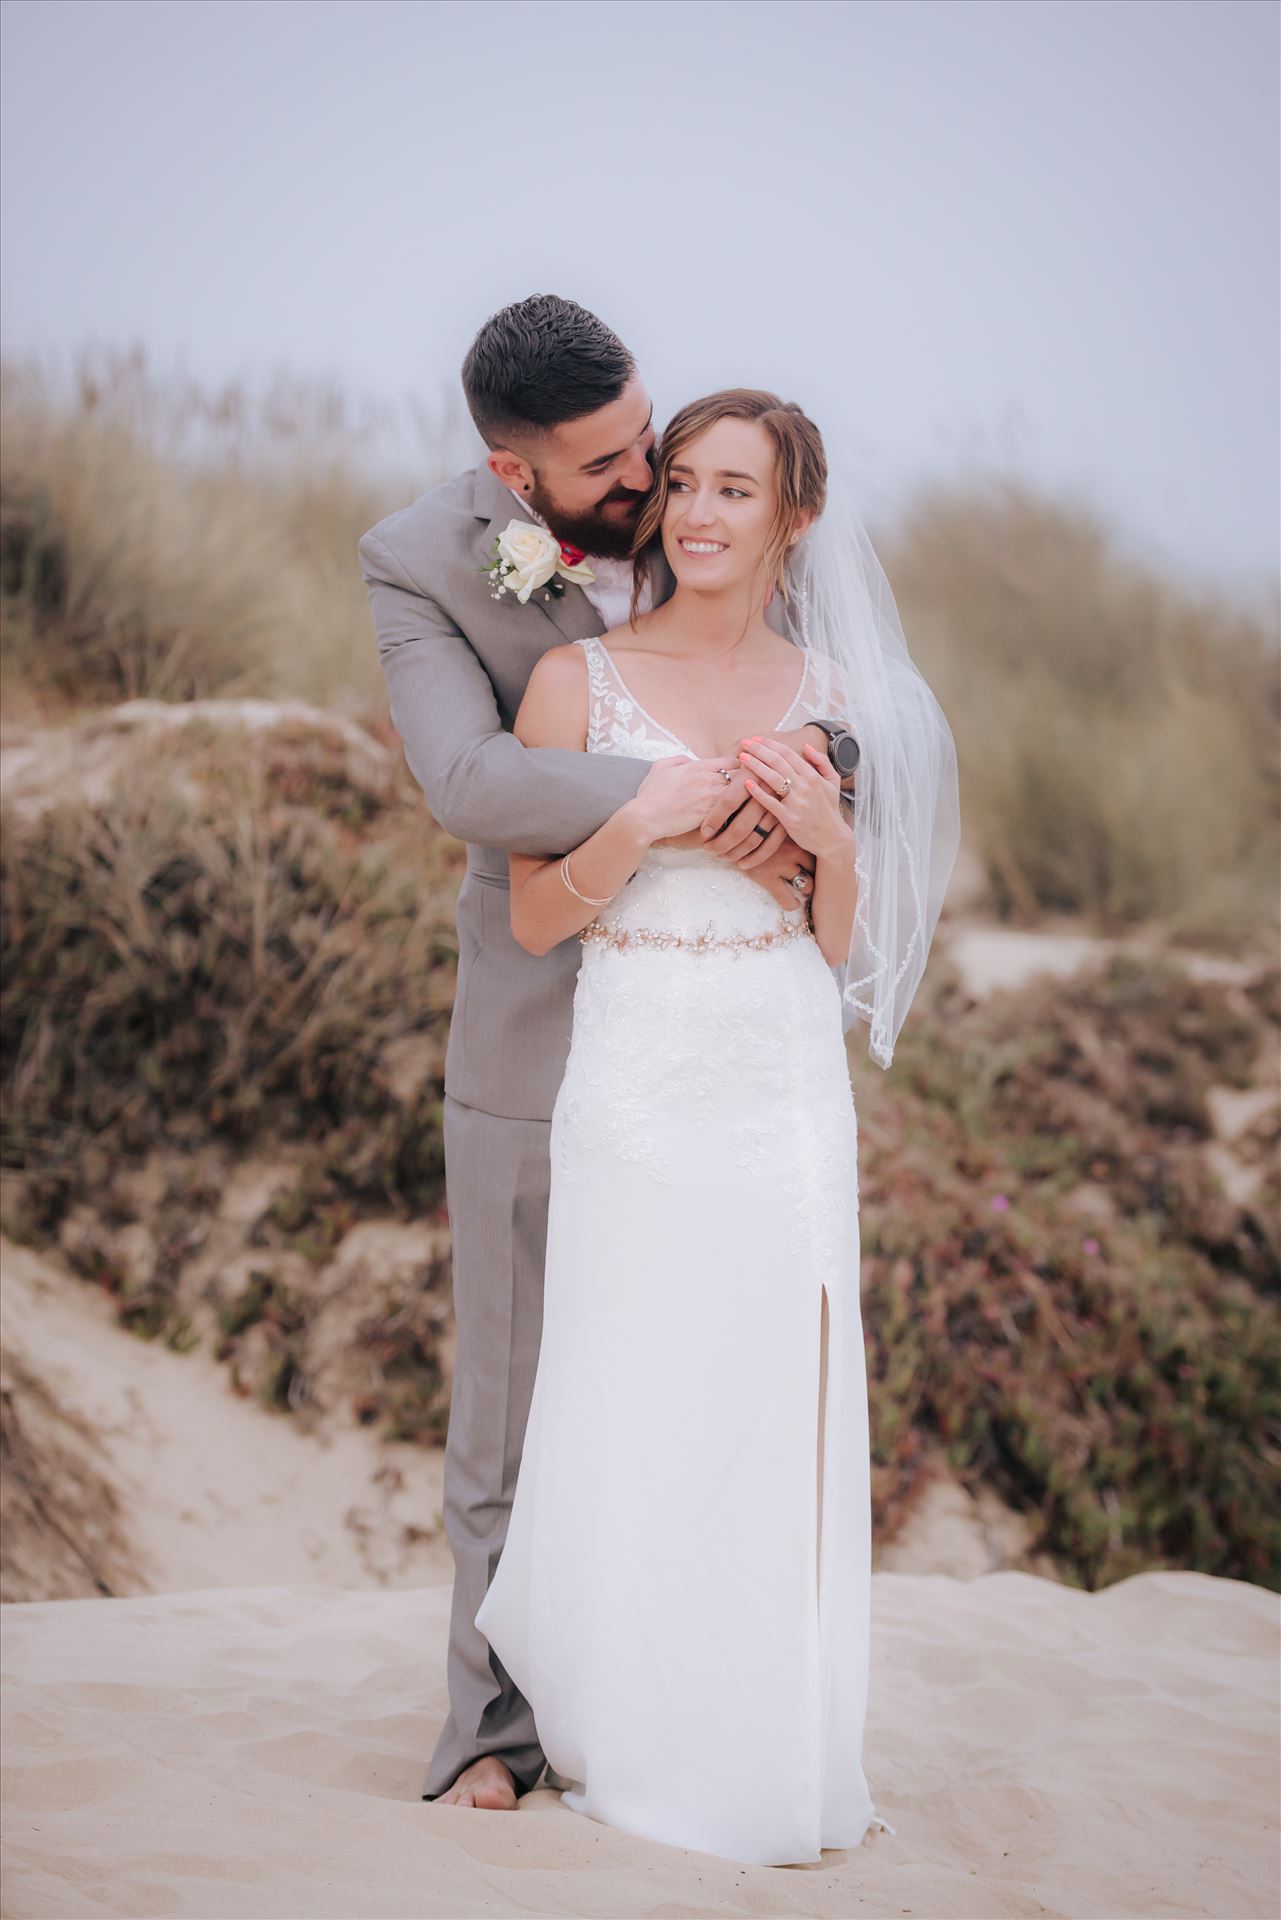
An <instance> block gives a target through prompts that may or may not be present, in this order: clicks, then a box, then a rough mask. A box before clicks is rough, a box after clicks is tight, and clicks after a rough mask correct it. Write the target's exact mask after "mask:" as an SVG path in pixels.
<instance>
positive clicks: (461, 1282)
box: [422, 1095, 551, 1800]
mask: <svg viewBox="0 0 1281 1920" xmlns="http://www.w3.org/2000/svg"><path fill="white" fill-rule="evenodd" d="M550 1136H551V1122H550V1120H509V1119H504V1118H501V1117H500V1116H498V1115H496V1114H491V1113H482V1112H481V1111H480V1110H479V1109H478V1108H475V1107H464V1106H462V1105H461V1104H460V1103H459V1102H458V1101H457V1100H454V1099H453V1098H451V1097H450V1096H449V1095H446V1098H445V1179H446V1184H447V1190H448V1195H449V1218H450V1225H451V1229H452V1232H453V1242H454V1314H455V1318H456V1321H457V1326H458V1349H457V1361H456V1364H455V1368H454V1388H453V1399H452V1402H451V1404H450V1409H449V1432H448V1435H447V1436H446V1441H445V1531H446V1533H447V1534H448V1536H449V1544H450V1546H451V1547H452V1549H453V1554H454V1567H455V1573H454V1599H453V1612H452V1616H451V1619H450V1629H449V1667H448V1673H449V1717H448V1719H447V1720H446V1721H445V1725H444V1727H443V1729H442V1731H441V1735H440V1738H439V1740H438V1741H437V1743H436V1750H435V1752H434V1753H433V1755H432V1757H431V1761H430V1763H429V1765H428V1768H427V1777H426V1781H425V1784H424V1787H423V1794H422V1797H423V1799H424V1800H434V1799H435V1798H436V1797H437V1796H438V1795H439V1794H442V1793H444V1792H446V1791H447V1790H448V1788H449V1787H450V1786H452V1785H453V1782H454V1780H455V1779H456V1778H457V1776H458V1774H459V1773H461V1771H462V1769H463V1768H464V1767H465V1766H468V1765H470V1764H471V1762H472V1761H473V1760H476V1759H477V1758H479V1756H480V1755H482V1754H486V1753H496V1754H499V1755H500V1756H501V1757H502V1759H503V1760H504V1761H505V1762H506V1763H507V1765H508V1766H509V1767H510V1768H511V1770H512V1773H513V1775H514V1776H515V1779H516V1786H517V1790H518V1791H519V1792H524V1791H525V1790H526V1789H527V1788H529V1787H532V1786H533V1785H534V1784H535V1782H536V1781H537V1780H538V1778H539V1776H540V1774H541V1773H542V1771H543V1765H544V1755H543V1750H542V1748H541V1747H540V1746H539V1744H538V1735H537V1733H536V1731H535V1729H534V1717H533V1714H532V1713H531V1711H530V1709H529V1706H528V1704H527V1702H526V1700H525V1698H524V1695H523V1694H521V1693H520V1692H519V1691H518V1690H517V1688H516V1687H515V1685H514V1684H513V1682H512V1681H511V1679H510V1677H509V1676H508V1674H507V1673H506V1671H505V1670H504V1668H503V1665H502V1662H501V1661H500V1660H499V1658H498V1656H497V1654H495V1653H492V1652H491V1651H490V1648H489V1644H488V1642H487V1641H486V1639H485V1637H484V1635H483V1634H482V1633H480V1632H479V1631H478V1629H477V1627H476V1625H475V1618H476V1610H477V1608H478V1607H479V1606H480V1603H481V1601H482V1600H483V1599H484V1597H485V1593H486V1590H487V1589H488V1586H489V1583H490V1581H491V1579H492V1578H493V1575H494V1569H495V1568H496V1567H497V1565H498V1558H499V1555H500V1554H501V1552H502V1550H503V1542H504V1541H505V1540H506V1538H507V1522H508V1519H509V1517H510V1514H511V1503H512V1495H513V1494H514V1492H515V1489H516V1475H517V1472H518V1470H519V1468H520V1456H521V1448H522V1446H523V1444H524V1439H525V1425H526V1421H527V1420H528V1417H529V1403H530V1398H531V1396H532V1394H533V1391H534V1375H535V1372H536V1370H537V1366H538V1348H539V1342H540V1340H541V1338H542V1330H543V1263H544V1259H545V1256H546V1248H547V1197H548V1189H549V1186H550V1179H551V1164H550V1155H549V1144H550Z"/></svg>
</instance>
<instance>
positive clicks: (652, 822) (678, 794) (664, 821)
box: [627, 753, 728, 845]
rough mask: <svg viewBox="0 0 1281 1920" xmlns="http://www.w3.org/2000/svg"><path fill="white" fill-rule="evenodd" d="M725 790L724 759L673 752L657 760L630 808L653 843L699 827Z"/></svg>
mask: <svg viewBox="0 0 1281 1920" xmlns="http://www.w3.org/2000/svg"><path fill="white" fill-rule="evenodd" d="M726 764H728V763H726ZM724 791H725V780H724V778H723V775H722V772H721V762H719V761H716V760H693V759H691V758H690V756H689V755H688V754H687V753H672V754H668V755H666V756H665V758H663V759H662V760H656V761H655V763H654V766H653V768H652V769H651V771H650V772H649V773H647V774H646V775H645V778H644V779H643V780H642V781H641V783H640V786H639V787H638V788H637V789H636V798H635V799H634V800H630V801H628V803H627V807H628V811H629V812H630V813H632V814H633V815H634V817H635V818H636V819H637V820H638V821H639V822H640V824H641V828H642V831H643V832H644V833H645V834H646V836H647V837H648V839H649V842H650V844H651V845H653V844H655V843H656V842H658V841H660V840H670V839H672V838H674V837H675V836H677V835H680V834H685V833H689V832H690V831H691V830H692V829H693V828H695V827H697V826H698V825H699V824H700V822H701V821H703V820H705V819H706V817H707V815H708V813H709V811H710V809H711V807H712V805H713V803H714V801H715V799H716V796H717V795H718V794H719V793H723V792H724Z"/></svg>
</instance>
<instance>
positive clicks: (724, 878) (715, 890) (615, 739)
mask: <svg viewBox="0 0 1281 1920" xmlns="http://www.w3.org/2000/svg"><path fill="white" fill-rule="evenodd" d="M577 644H578V645H579V646H580V647H582V649H583V651H584V653H585V654H586V656H587V678H588V689H589V699H588V709H587V751H588V753H612V754H618V755H622V756H625V757H627V758H629V759H634V760H663V759H667V758H668V757H670V755H672V754H676V753H687V754H691V755H693V757H694V758H695V759H697V758H699V756H698V755H697V754H695V753H694V749H693V748H692V747H690V746H688V745H686V743H685V742H684V741H683V740H681V739H679V738H678V736H677V735H676V734H674V733H673V732H671V730H670V729H669V728H667V727H665V726H663V724H662V723H661V721H658V720H656V719H655V718H654V716H653V715H652V714H651V713H648V712H647V711H646V709H645V708H644V707H643V706H642V705H641V703H640V701H639V700H637V699H636V697H635V695H634V694H633V693H632V691H631V689H630V688H629V687H628V685H627V683H626V681H625V680H624V679H623V677H622V675H621V673H620V672H619V670H618V667H617V666H616V664H615V662H614V660H613V658H612V656H611V655H610V652H609V649H608V648H607V647H606V646H604V645H603V643H602V642H601V641H600V640H599V639H592V640H580V641H579V642H578V643H577ZM827 664H828V663H827V662H826V661H823V660H819V659H816V658H815V657H814V656H812V655H806V657H805V660H804V663H803V665H802V668H801V674H800V681H799V684H798V686H797V690H796V693H795V696H794V697H793V700H792V703H791V705H790V706H789V707H788V709H787V711H786V712H785V713H784V714H782V715H781V716H780V717H779V719H778V720H777V721H775V723H774V726H773V728H772V729H771V731H774V732H782V731H783V730H784V729H785V728H788V727H793V726H800V725H802V724H803V722H804V720H805V719H807V718H809V717H810V716H812V715H815V714H821V713H823V712H824V711H825V704H824V684H823V680H824V676H823V671H822V669H823V668H824V667H825V666H826V665H827ZM804 914H805V908H804V907H803V906H801V907H796V908H793V909H792V910H790V911H784V910H783V909H782V908H781V907H779V906H778V905H777V903H776V902H775V901H774V900H773V899H772V898H771V896H770V895H769V894H768V893H766V891H765V889H764V887H762V886H761V885H760V884H759V883H758V882H757V881H755V880H753V879H752V878H751V876H750V875H749V874H745V873H740V872H739V871H738V869H737V868H736V867H732V866H729V865H727V864H726V862H725V861H724V860H722V859H720V858H719V856H718V855H716V854H714V853H707V852H705V851H704V850H703V849H702V848H701V847H651V848H650V849H649V851H648V853H646V855H645V857H644V859H643V860H642V861H641V864H640V866H639V867H638V869H637V871H636V872H635V873H634V874H633V876H632V878H631V879H630V880H629V881H628V883H627V885H626V886H625V887H624V888H623V890H622V892H621V893H619V894H618V895H617V896H616V898H615V899H614V900H613V901H611V903H610V905H609V906H608V907H604V908H602V910H601V912H600V914H599V915H598V916H597V917H598V919H599V920H600V922H601V924H602V925H603V926H607V927H619V928H624V927H628V926H638V927H639V926H645V927H649V928H653V929H655V930H657V931H661V932H670V933H682V934H695V933H702V932H711V933H713V934H718V935H720V934H738V933H742V934H748V935H751V934H760V933H766V932H768V931H769V930H770V929H771V928H775V927H778V926H779V925H780V924H784V923H786V922H788V921H798V920H800V919H802V918H803V917H804Z"/></svg>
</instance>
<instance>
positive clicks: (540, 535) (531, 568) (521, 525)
mask: <svg viewBox="0 0 1281 1920" xmlns="http://www.w3.org/2000/svg"><path fill="white" fill-rule="evenodd" d="M493 552H494V558H493V561H492V563H491V564H490V565H489V566H487V567H482V568H481V572H482V573H483V574H484V575H485V577H486V579H488V580H491V581H492V582H493V589H494V590H493V598H494V599H495V600H501V599H502V597H503V595H504V594H505V593H514V594H515V596H516V598H517V599H518V600H519V601H520V603H521V605H522V606H524V605H525V604H526V602H527V601H528V599H529V596H530V594H531V593H533V592H534V591H535V590H536V589H537V588H538V587H545V588H546V589H547V591H546V593H545V595H544V598H545V599H550V598H551V596H552V595H553V594H557V595H560V594H562V593H564V591H565V582H566V581H567V580H576V581H577V582H578V584H579V585H580V586H590V585H591V583H592V581H593V580H594V579H595V578H596V575H595V574H594V573H593V572H592V570H591V568H590V567H585V566H584V565H583V564H582V562H583V555H582V553H581V551H580V550H579V548H577V547H569V546H565V545H563V544H562V543H561V542H560V541H559V540H558V539H557V538H556V536H555V534H554V533H549V532H548V530H547V528H546V527H539V526H535V525H534V524H533V523H532V522H531V521H529V520H509V521H508V523H507V525H506V526H505V527H504V528H503V531H502V532H501V533H500V534H499V536H498V538H497V539H496V540H495V542H494V547H493Z"/></svg>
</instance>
